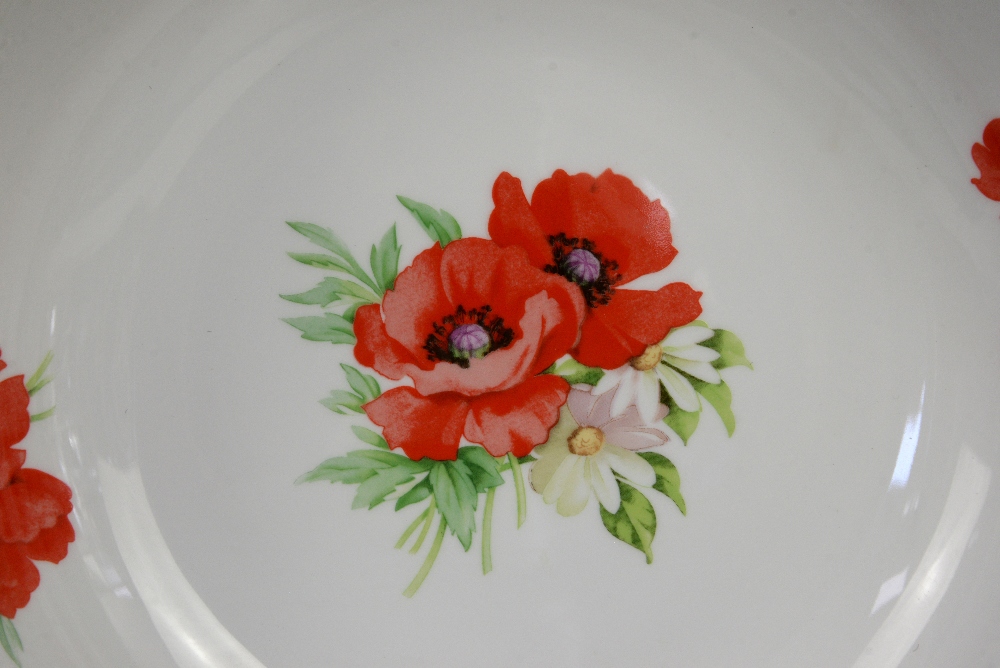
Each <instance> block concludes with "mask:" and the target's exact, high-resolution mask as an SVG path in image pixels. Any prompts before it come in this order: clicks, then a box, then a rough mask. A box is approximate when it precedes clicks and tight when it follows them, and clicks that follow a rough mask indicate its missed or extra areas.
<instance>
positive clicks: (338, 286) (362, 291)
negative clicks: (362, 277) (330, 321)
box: [280, 276, 379, 306]
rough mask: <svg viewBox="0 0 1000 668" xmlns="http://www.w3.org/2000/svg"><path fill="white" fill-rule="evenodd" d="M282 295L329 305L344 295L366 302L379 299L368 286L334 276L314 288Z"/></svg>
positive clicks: (296, 299)
mask: <svg viewBox="0 0 1000 668" xmlns="http://www.w3.org/2000/svg"><path fill="white" fill-rule="evenodd" d="M280 297H281V298H282V299H286V300H288V301H290V302H295V303H296V304H309V305H315V304H318V305H320V306H327V305H328V304H331V303H333V302H335V301H340V299H342V298H344V297H347V298H348V299H352V300H357V301H359V302H361V303H364V304H374V303H375V302H377V301H378V300H379V298H378V297H377V296H376V295H375V293H373V292H372V291H371V290H369V289H368V288H364V287H361V286H360V285H358V284H357V283H354V282H353V281H345V280H344V279H342V278H335V277H333V276H328V277H327V278H324V279H323V280H322V281H320V282H319V285H317V286H316V287H315V288H313V289H312V290H307V291H306V292H300V293H298V294H294V295H280Z"/></svg>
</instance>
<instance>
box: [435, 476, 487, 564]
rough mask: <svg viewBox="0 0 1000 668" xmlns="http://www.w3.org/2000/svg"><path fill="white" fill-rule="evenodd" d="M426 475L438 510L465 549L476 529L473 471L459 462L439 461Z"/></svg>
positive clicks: (475, 497) (475, 494)
mask: <svg viewBox="0 0 1000 668" xmlns="http://www.w3.org/2000/svg"><path fill="white" fill-rule="evenodd" d="M428 477H429V478H430V481H431V487H432V488H433V490H434V500H435V502H436V503H437V507H438V510H439V511H440V512H441V515H442V517H443V518H444V521H445V522H447V524H448V526H449V527H451V531H452V533H454V534H455V536H456V537H457V538H458V541H459V542H460V543H461V544H462V547H463V548H465V551H466V552H468V551H469V548H470V547H471V546H472V534H473V532H475V530H476V515H475V512H476V505H477V502H478V499H479V495H478V494H477V493H476V486H475V484H474V483H473V482H472V472H471V471H469V467H468V466H466V465H465V464H464V463H463V462H461V461H454V462H438V463H437V464H436V465H435V466H434V468H432V469H431V472H430V475H429V476H428Z"/></svg>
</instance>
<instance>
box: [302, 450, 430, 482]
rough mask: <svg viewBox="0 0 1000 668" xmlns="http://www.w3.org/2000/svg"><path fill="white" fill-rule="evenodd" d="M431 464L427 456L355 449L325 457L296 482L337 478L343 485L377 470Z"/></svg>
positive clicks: (421, 467)
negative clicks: (423, 458)
mask: <svg viewBox="0 0 1000 668" xmlns="http://www.w3.org/2000/svg"><path fill="white" fill-rule="evenodd" d="M430 466H431V463H430V461H429V460H421V461H419V462H415V461H413V460H412V459H410V458H409V457H406V456H405V455H397V454H396V453H394V452H384V451H382V450H355V451H353V452H348V453H347V454H346V455H344V456H343V457H333V458H331V459H327V460H326V461H324V462H323V463H322V464H320V465H319V466H317V467H316V468H314V469H313V470H312V471H309V472H308V473H306V474H304V475H302V476H301V477H299V479H298V480H296V482H297V483H303V482H315V481H317V480H327V481H329V482H331V483H333V482H340V483H344V484H345V485H356V484H359V483H362V482H364V481H366V480H368V479H369V478H371V477H372V476H374V475H376V474H377V473H378V472H379V471H381V470H386V469H401V470H403V471H407V472H408V473H410V474H413V475H416V474H417V473H420V472H422V471H426V470H427V469H429V468H430Z"/></svg>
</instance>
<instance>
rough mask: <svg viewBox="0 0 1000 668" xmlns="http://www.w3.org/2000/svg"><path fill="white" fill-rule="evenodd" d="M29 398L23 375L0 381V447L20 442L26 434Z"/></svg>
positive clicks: (28, 425)
mask: <svg viewBox="0 0 1000 668" xmlns="http://www.w3.org/2000/svg"><path fill="white" fill-rule="evenodd" d="M29 399H30V397H29V396H28V390H26V389H25V387H24V376H23V375H21V376H13V377H12V378H8V379H7V380H5V381H3V382H0V448H9V447H10V446H12V445H15V444H17V443H20V442H21V441H22V440H23V439H24V437H25V436H27V435H28V428H29V427H30V426H31V417H30V416H29V415H28V401H29Z"/></svg>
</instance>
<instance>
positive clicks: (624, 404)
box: [610, 369, 642, 417]
mask: <svg viewBox="0 0 1000 668" xmlns="http://www.w3.org/2000/svg"><path fill="white" fill-rule="evenodd" d="M629 371H630V372H631V373H627V374H625V376H623V377H622V382H620V383H619V384H618V389H617V390H615V398H614V401H612V402H611V415H610V417H617V416H619V415H621V414H622V413H624V412H625V409H626V408H628V407H629V406H631V405H632V404H633V403H635V400H636V394H638V392H639V391H640V390H641V385H640V383H641V380H642V379H641V374H642V372H641V371H636V370H635V369H629Z"/></svg>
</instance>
